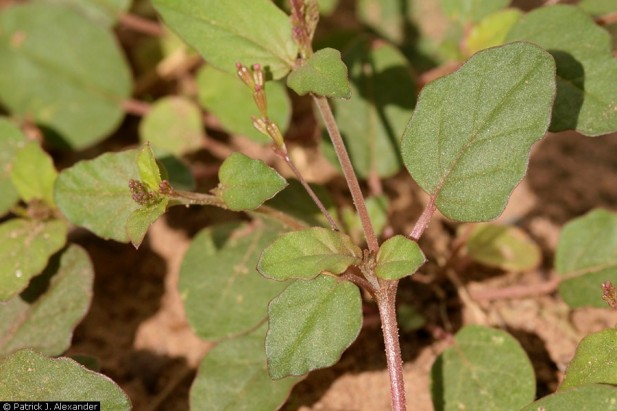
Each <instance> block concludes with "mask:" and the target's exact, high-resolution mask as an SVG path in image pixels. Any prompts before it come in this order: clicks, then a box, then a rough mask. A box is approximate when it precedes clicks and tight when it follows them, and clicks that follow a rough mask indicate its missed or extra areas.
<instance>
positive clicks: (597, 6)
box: [577, 0, 617, 16]
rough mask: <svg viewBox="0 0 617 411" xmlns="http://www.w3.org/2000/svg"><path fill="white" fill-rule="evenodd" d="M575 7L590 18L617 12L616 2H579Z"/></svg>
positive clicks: (593, 0)
mask: <svg viewBox="0 0 617 411" xmlns="http://www.w3.org/2000/svg"><path fill="white" fill-rule="evenodd" d="M577 6H578V7H580V8H581V9H583V10H584V11H585V12H586V13H588V14H591V15H592V16H602V15H604V14H609V13H613V12H615V11H617V0H581V1H580V2H579V3H578V4H577Z"/></svg>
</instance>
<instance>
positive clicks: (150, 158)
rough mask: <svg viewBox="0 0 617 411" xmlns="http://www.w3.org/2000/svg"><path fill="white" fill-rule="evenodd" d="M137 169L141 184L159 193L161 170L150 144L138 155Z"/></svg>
mask: <svg viewBox="0 0 617 411" xmlns="http://www.w3.org/2000/svg"><path fill="white" fill-rule="evenodd" d="M137 169H138V170H139V177H140V178H141V182H142V183H144V184H145V185H146V186H147V187H148V188H149V189H150V190H151V191H154V192H157V191H159V187H160V185H161V182H162V181H163V180H162V178H161V170H160V169H159V165H158V164H157V163H156V158H154V152H153V151H152V148H151V147H150V145H149V144H146V145H144V146H143V147H142V149H141V150H139V154H137Z"/></svg>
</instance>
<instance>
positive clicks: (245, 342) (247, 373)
mask: <svg viewBox="0 0 617 411" xmlns="http://www.w3.org/2000/svg"><path fill="white" fill-rule="evenodd" d="M265 336H266V326H265V325H264V326H262V327H260V328H259V329H258V330H256V331H254V332H252V333H251V334H249V335H246V336H244V337H240V338H234V339H232V340H229V341H223V342H221V343H220V344H217V346H216V347H214V348H213V349H212V350H210V351H208V353H207V355H206V357H205V358H204V359H203V361H202V362H201V364H200V365H199V370H198V371H197V377H195V380H194V381H193V385H192V386H191V394H190V404H191V409H192V410H200V409H204V408H205V407H204V404H207V405H208V407H207V409H208V410H211V411H225V410H234V411H253V410H277V409H279V407H280V406H281V405H283V403H284V402H285V400H286V399H287V397H288V396H289V392H290V391H291V388H292V387H293V386H294V385H295V384H297V383H298V382H299V381H300V380H301V378H297V377H294V378H285V379H282V380H278V381H273V380H272V378H270V375H268V370H267V369H266V367H264V365H265V363H266V353H265V351H264V339H265ZM249 399H250V400H249Z"/></svg>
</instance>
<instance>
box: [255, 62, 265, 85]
mask: <svg viewBox="0 0 617 411" xmlns="http://www.w3.org/2000/svg"><path fill="white" fill-rule="evenodd" d="M253 80H254V81H255V85H257V86H260V87H262V88H263V86H264V84H265V83H264V71H263V70H262V69H261V64H253Z"/></svg>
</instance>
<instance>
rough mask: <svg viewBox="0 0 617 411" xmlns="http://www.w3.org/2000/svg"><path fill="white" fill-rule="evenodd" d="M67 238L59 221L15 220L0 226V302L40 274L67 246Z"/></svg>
mask: <svg viewBox="0 0 617 411" xmlns="http://www.w3.org/2000/svg"><path fill="white" fill-rule="evenodd" d="M66 234H67V226H66V223H64V222H63V221H60V220H50V221H34V220H24V219H21V218H15V219H13V220H9V221H7V222H5V223H2V224H1V225H0V301H6V300H8V299H9V298H12V297H14V296H15V295H16V294H17V293H19V292H20V291H22V290H23V289H24V288H26V287H27V285H28V283H29V282H30V279H31V278H32V277H34V276H35V275H38V274H40V273H41V271H43V269H44V268H45V266H46V265H47V261H48V260H49V257H51V256H52V255H53V254H54V253H56V252H57V251H58V250H60V249H61V248H62V247H63V246H64V244H65V243H66Z"/></svg>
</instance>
